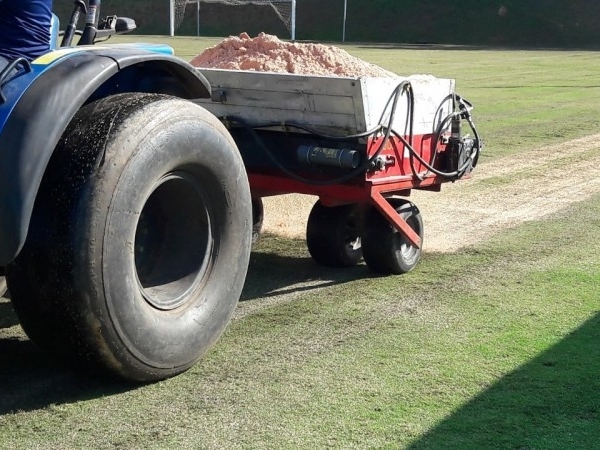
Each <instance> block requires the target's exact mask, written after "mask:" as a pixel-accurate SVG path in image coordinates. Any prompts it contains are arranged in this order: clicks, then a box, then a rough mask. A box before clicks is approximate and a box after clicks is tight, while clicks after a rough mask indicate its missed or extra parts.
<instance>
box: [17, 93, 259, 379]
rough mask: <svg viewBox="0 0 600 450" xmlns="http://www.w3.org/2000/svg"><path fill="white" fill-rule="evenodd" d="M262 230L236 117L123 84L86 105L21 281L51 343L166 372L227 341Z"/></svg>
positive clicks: (40, 331)
mask: <svg viewBox="0 0 600 450" xmlns="http://www.w3.org/2000/svg"><path fill="white" fill-rule="evenodd" d="M251 238H252V207H251V197H250V190H249V185H248V179H247V176H246V172H245V170H244V166H243V163H242V159H241V157H240V154H239V152H238V150H237V147H236V145H235V143H234V141H233V140H232V139H231V137H230V135H229V133H228V132H227V130H226V129H225V128H224V127H223V125H222V124H221V123H220V122H219V121H218V120H217V119H216V118H215V117H214V116H212V115H211V114H210V113H208V112H207V111H206V110H204V109H203V108H201V107H200V106H198V105H195V104H193V103H191V102H188V101H184V100H180V99H177V98H173V97H167V96H162V95H156V94H120V95H116V96H112V97H108V98H105V99H102V100H99V101H97V102H94V103H92V104H90V105H87V106H85V107H84V108H82V109H81V111H80V112H79V113H78V114H77V115H76V116H75V118H74V120H73V121H72V123H71V124H70V126H69V127H68V129H67V130H66V131H65V133H64V135H63V137H62V139H61V141H60V143H59V145H58V147H57V148H56V151H55V153H54V155H53V157H52V159H51V161H50V164H49V167H48V169H47V171H46V175H45V177H44V179H43V181H42V185H41V187H40V191H39V194H38V198H37V199H36V204H35V206H34V211H33V217H32V220H31V225H30V230H29V235H28V237H27V241H26V243H25V246H24V248H23V250H22V251H21V253H20V254H19V256H18V257H17V259H16V260H15V261H14V262H13V263H12V264H10V266H9V267H8V269H7V279H8V285H9V288H10V291H11V295H12V301H13V304H14V307H15V310H16V312H17V315H18V316H19V318H20V321H21V324H22V326H23V328H24V330H25V331H26V333H27V334H28V335H29V336H30V338H31V339H32V340H33V341H34V342H35V343H37V344H38V346H40V347H41V348H42V349H43V350H45V351H47V352H50V353H51V354H52V355H54V356H55V357H57V358H59V359H60V360H62V361H64V362H67V363H70V364H71V365H73V366H75V367H76V368H78V369H83V370H85V371H88V372H89V371H93V372H94V373H96V372H97V371H98V369H101V371H102V372H104V373H108V374H109V375H116V376H117V377H119V378H123V379H126V380H132V381H136V382H150V381H157V380H160V379H164V378H167V377H170V376H173V375H176V374H178V373H181V372H183V371H185V370H186V369H188V368H189V367H191V366H192V365H193V364H194V363H195V362H196V361H198V359H199V358H201V357H202V356H203V355H204V354H205V353H206V352H207V351H208V350H209V349H210V348H211V346H212V345H213V344H214V343H215V342H216V341H217V340H218V338H219V336H220V335H221V333H222V332H223V330H224V329H225V327H226V325H227V323H228V322H229V319H230V317H231V315H232V313H233V311H234V309H235V307H236V305H237V301H238V299H239V296H240V293H241V290H242V287H243V284H244V280H245V276H246V271H247V267H248V261H249V257H250V245H251Z"/></svg>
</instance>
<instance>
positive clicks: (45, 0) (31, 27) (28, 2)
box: [0, 0, 52, 60]
mask: <svg viewBox="0 0 600 450" xmlns="http://www.w3.org/2000/svg"><path fill="white" fill-rule="evenodd" d="M51 24H52V0H0V56H3V57H4V58H6V59H9V60H13V59H15V58H18V57H25V58H27V59H29V60H32V59H34V58H37V57H38V56H40V55H43V54H44V53H46V52H47V51H48V50H50V28H51V26H52V25H51Z"/></svg>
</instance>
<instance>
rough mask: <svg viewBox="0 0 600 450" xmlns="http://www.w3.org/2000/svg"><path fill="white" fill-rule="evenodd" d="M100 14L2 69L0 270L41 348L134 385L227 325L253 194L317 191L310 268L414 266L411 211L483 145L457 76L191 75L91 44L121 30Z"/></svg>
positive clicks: (161, 49)
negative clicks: (43, 50)
mask: <svg viewBox="0 0 600 450" xmlns="http://www.w3.org/2000/svg"><path fill="white" fill-rule="evenodd" d="M99 7H100V1H90V2H89V3H88V4H86V3H84V2H82V1H80V0H79V1H77V2H76V3H75V10H74V13H73V15H72V17H71V21H70V23H69V24H68V26H67V30H66V33H65V36H64V38H63V45H62V48H59V49H57V50H54V51H51V52H50V53H48V54H46V55H44V56H42V57H40V58H38V59H37V60H34V61H33V62H31V63H29V62H27V61H26V60H22V59H19V60H17V61H13V63H12V64H10V65H9V66H8V67H7V68H6V69H5V70H3V71H2V73H1V74H0V184H1V189H0V208H1V209H0V210H1V211H2V214H1V215H0V266H1V267H3V268H5V271H6V279H7V282H8V288H9V289H10V296H11V299H12V302H13V305H14V308H15V310H16V312H17V314H18V316H19V319H20V321H21V324H22V326H23V328H24V330H25V331H26V333H27V334H28V336H29V337H30V338H31V339H32V340H33V341H34V342H35V343H36V344H37V345H38V346H40V347H41V348H42V349H43V350H44V351H46V352H49V353H51V354H52V355H54V356H55V357H56V358H57V359H60V360H62V361H64V362H65V363H68V364H70V365H71V366H74V367H76V368H78V369H81V370H85V371H88V372H89V371H93V370H97V369H100V371H101V372H104V373H108V374H111V375H114V376H117V377H120V378H123V379H127V380H133V381H155V380H160V379H163V378H166V377H169V376H173V375H176V374H178V373H181V372H183V371H185V370H186V369H188V368H189V367H190V366H192V365H193V364H194V363H195V362H196V361H197V360H198V359H200V358H201V357H202V355H204V354H205V353H206V352H207V351H208V349H209V348H210V347H211V346H212V345H213V344H214V343H215V342H216V341H217V340H218V338H219V337H220V335H221V333H222V332H223V330H224V328H225V327H226V325H227V323H228V322H229V320H230V318H231V315H232V314H233V311H234V309H235V307H236V305H237V301H238V299H239V296H240V293H241V290H242V287H243V284H244V280H245V277H246V271H247V267H248V261H249V256H250V247H251V244H252V241H253V239H255V238H256V237H257V236H258V234H259V232H260V224H261V223H262V214H263V209H262V201H261V199H262V198H263V197H266V196H272V195H278V194H287V193H303V194H310V195H314V196H316V197H317V198H318V200H317V201H316V203H315V205H314V207H313V209H312V211H311V213H310V216H309V219H308V224H307V232H306V241H307V246H308V249H309V251H310V254H311V255H312V257H313V258H314V260H315V261H316V262H317V263H319V264H323V265H327V266H335V267H345V266H351V265H354V264H357V263H358V262H359V261H360V260H361V259H362V258H364V260H365V262H366V264H367V265H368V266H369V268H370V269H372V270H373V271H375V272H378V273H383V274H400V273H404V272H407V271H409V270H411V269H412V268H413V267H415V265H416V264H417V263H418V261H419V258H420V255H421V248H422V239H423V222H422V219H421V215H420V213H419V210H418V208H417V207H416V206H415V205H414V204H412V203H411V202H409V201H408V200H407V199H406V198H407V197H408V196H409V195H410V192H411V191H412V190H413V189H423V190H431V191H438V190H440V187H441V184H442V183H445V182H453V181H456V180H459V179H461V178H464V177H467V176H469V174H470V173H471V171H472V169H473V167H474V166H475V165H476V163H477V159H478V156H479V153H480V150H481V141H480V139H479V136H478V134H477V131H476V129H475V126H474V125H473V122H472V119H471V109H472V107H471V104H470V103H469V102H468V101H466V100H465V99H463V98H462V97H460V96H459V95H457V94H456V93H455V87H454V81H453V80H448V79H438V78H435V77H432V76H413V77H407V78H402V77H398V78H368V77H365V78H343V77H318V76H299V75H289V74H274V73H256V72H241V71H228V70H213V69H210V70H209V69H196V68H194V67H192V66H191V65H189V64H188V63H187V62H185V61H182V60H181V59H179V58H177V57H175V56H173V51H172V49H171V48H169V47H167V46H160V45H159V46H156V45H145V44H139V45H102V46H94V45H92V44H94V42H95V40H96V39H97V38H100V37H106V36H109V35H110V34H114V33H118V32H121V31H128V30H130V29H132V28H133V27H134V25H133V22H132V21H131V20H130V19H124V18H117V17H115V16H109V17H107V18H106V19H104V20H99V17H98V14H99ZM80 13H85V16H86V25H85V28H84V30H83V32H82V33H81V34H82V37H81V40H80V44H83V45H78V46H75V47H72V46H71V43H70V39H71V38H72V36H73V34H75V33H76V32H75V25H76V23H77V19H78V16H79V14H80ZM463 128H465V129H469V131H470V133H472V134H471V135H469V134H465V132H464V131H463ZM465 131H466V130H465Z"/></svg>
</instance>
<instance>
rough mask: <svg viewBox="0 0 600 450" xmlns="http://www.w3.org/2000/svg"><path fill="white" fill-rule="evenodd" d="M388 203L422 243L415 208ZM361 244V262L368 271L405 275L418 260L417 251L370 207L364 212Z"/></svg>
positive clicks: (393, 201)
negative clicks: (363, 260) (362, 257)
mask: <svg viewBox="0 0 600 450" xmlns="http://www.w3.org/2000/svg"><path fill="white" fill-rule="evenodd" d="M389 201H390V204H391V205H392V206H393V207H394V209H395V210H396V211H397V212H398V214H400V216H401V217H402V218H403V219H404V220H405V221H406V223H408V225H409V226H410V227H411V228H412V229H413V230H415V232H416V233H417V234H418V235H419V237H420V238H421V240H422V239H423V219H422V217H421V213H420V211H419V209H418V208H417V207H416V206H415V205H414V204H413V203H411V202H409V201H406V200H399V199H390V200H389ZM421 242H422V241H421ZM362 244H363V256H364V258H365V262H366V263H367V265H368V266H369V268H370V269H371V270H372V271H374V272H377V273H383V274H402V273H406V272H409V271H411V270H412V269H413V268H414V267H415V266H416V265H417V263H418V262H419V260H420V259H421V248H418V247H415V246H413V245H412V244H411V243H410V242H408V240H407V239H406V238H405V237H404V236H403V235H402V234H401V233H400V232H398V231H397V230H396V229H395V228H394V227H393V226H392V225H391V224H390V222H389V221H388V220H387V219H386V218H385V217H384V216H383V215H382V214H381V213H380V212H379V211H378V210H377V209H376V208H374V207H373V208H370V209H369V210H368V212H367V213H366V217H365V228H364V232H363V240H362ZM421 245H422V244H421Z"/></svg>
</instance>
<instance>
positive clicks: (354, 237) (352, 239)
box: [344, 213, 362, 252]
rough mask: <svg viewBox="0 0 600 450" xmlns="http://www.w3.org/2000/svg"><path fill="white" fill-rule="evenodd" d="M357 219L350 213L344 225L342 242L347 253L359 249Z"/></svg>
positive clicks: (359, 231) (359, 240) (354, 214)
mask: <svg viewBox="0 0 600 450" xmlns="http://www.w3.org/2000/svg"><path fill="white" fill-rule="evenodd" d="M360 233H361V229H360V225H359V218H358V217H357V215H356V213H351V214H350V215H349V216H348V218H347V220H346V223H345V230H344V242H345V244H346V249H347V250H348V252H356V251H359V250H360V249H361V246H362V243H361V239H360Z"/></svg>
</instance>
